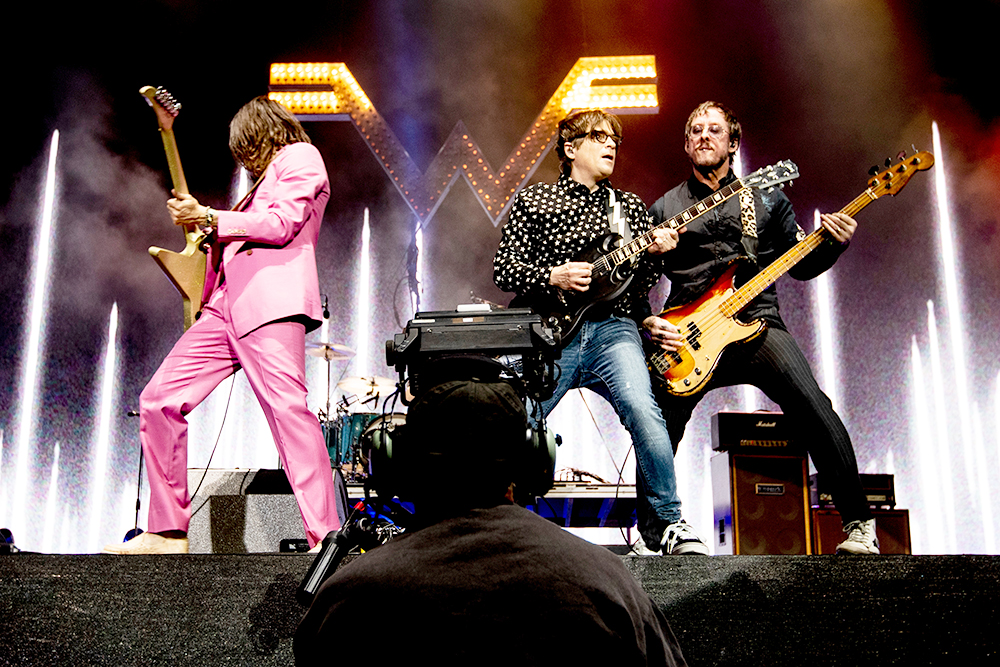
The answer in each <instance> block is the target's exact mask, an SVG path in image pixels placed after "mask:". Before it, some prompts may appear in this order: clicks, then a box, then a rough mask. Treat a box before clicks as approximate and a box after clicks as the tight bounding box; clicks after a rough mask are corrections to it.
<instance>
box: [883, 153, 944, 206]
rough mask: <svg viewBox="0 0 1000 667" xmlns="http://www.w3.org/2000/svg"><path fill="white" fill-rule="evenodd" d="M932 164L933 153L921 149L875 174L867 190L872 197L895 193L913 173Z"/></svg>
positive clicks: (928, 167)
mask: <svg viewBox="0 0 1000 667" xmlns="http://www.w3.org/2000/svg"><path fill="white" fill-rule="evenodd" d="M887 166H888V165H887ZM933 166H934V155H932V154H931V153H929V152H927V151H921V152H919V153H917V154H915V155H911V156H910V157H908V158H904V159H902V160H901V161H900V162H899V163H898V164H896V165H895V166H889V167H888V168H887V169H886V170H885V171H883V172H882V173H881V174H877V175H876V176H875V177H874V178H872V179H871V180H870V181H868V192H869V193H870V194H871V196H872V197H874V198H878V197H881V196H882V195H895V194H896V193H897V192H899V191H900V190H902V189H903V186H904V185H906V184H907V183H908V182H909V181H910V179H911V178H912V177H913V175H914V174H915V173H917V172H918V171H924V170H926V169H930V168H931V167H933Z"/></svg>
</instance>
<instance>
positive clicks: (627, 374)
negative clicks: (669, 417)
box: [542, 317, 681, 532]
mask: <svg viewBox="0 0 1000 667" xmlns="http://www.w3.org/2000/svg"><path fill="white" fill-rule="evenodd" d="M556 366H557V368H558V370H557V375H558V382H557V384H556V390H555V393H554V394H553V395H552V398H550V399H549V400H547V401H545V402H544V403H543V404H542V411H543V412H544V414H545V415H546V416H547V415H548V414H549V413H550V412H552V410H553V409H554V408H555V407H556V404H557V403H558V402H559V400H560V399H561V398H562V397H563V396H564V395H565V394H566V392H568V391H569V390H570V389H575V388H577V387H586V388H587V389H590V390H592V391H594V392H596V393H598V394H600V395H601V396H603V397H604V398H605V399H606V400H607V401H608V402H609V403H611V405H612V407H614V409H615V412H616V413H618V418H619V419H621V422H622V426H624V427H625V429H626V430H627V431H628V432H629V435H631V436H632V445H633V447H635V455H636V461H637V462H638V472H639V474H640V475H641V477H642V480H641V481H642V484H641V488H642V489H643V492H644V494H645V496H646V501H647V503H648V507H651V508H652V509H653V511H654V513H655V516H656V517H657V519H658V520H659V521H658V522H657V523H662V526H660V530H661V532H662V529H663V528H666V527H667V525H669V524H671V523H674V522H676V521H680V518H681V501H680V499H679V498H678V497H677V479H676V477H675V476H674V450H673V447H672V446H671V444H670V436H669V435H667V425H666V423H665V422H664V421H663V416H662V414H661V413H660V408H659V407H658V406H657V405H656V401H655V400H654V399H653V391H652V388H651V387H650V379H649V370H648V369H647V368H646V362H645V359H644V357H643V353H642V343H641V342H640V340H639V330H638V329H637V328H636V324H635V322H633V321H632V320H627V319H624V318H620V317H611V318H608V319H606V320H600V321H586V322H584V323H583V326H582V327H581V328H580V330H579V331H578V332H577V334H576V336H574V337H573V338H572V340H570V342H569V344H568V345H566V347H565V348H563V351H562V357H561V358H560V359H559V361H558V362H556ZM639 502H640V503H641V502H642V500H641V499H639Z"/></svg>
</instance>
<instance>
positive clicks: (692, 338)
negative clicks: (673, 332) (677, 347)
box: [687, 322, 701, 350]
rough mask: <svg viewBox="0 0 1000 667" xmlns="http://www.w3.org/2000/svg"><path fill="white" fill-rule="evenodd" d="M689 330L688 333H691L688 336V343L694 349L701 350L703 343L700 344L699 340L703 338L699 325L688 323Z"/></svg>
mask: <svg viewBox="0 0 1000 667" xmlns="http://www.w3.org/2000/svg"><path fill="white" fill-rule="evenodd" d="M687 328H688V331H689V332H690V333H688V335H687V342H688V343H690V344H691V348H692V349H694V350H700V349H701V343H699V342H698V339H699V338H701V329H699V328H698V325H697V324H695V323H694V322H688V323H687Z"/></svg>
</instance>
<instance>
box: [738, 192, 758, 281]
mask: <svg viewBox="0 0 1000 667" xmlns="http://www.w3.org/2000/svg"><path fill="white" fill-rule="evenodd" d="M740 224H741V225H742V227H743V238H742V243H743V248H744V249H745V250H746V251H747V254H748V255H749V256H750V259H752V260H753V261H754V263H756V262H757V210H756V208H755V207H754V203H753V188H747V187H744V188H743V189H742V190H740Z"/></svg>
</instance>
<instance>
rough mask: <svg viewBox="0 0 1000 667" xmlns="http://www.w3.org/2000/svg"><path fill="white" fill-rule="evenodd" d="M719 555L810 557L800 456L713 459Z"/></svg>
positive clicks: (737, 455) (734, 453) (715, 534)
mask: <svg viewBox="0 0 1000 667" xmlns="http://www.w3.org/2000/svg"><path fill="white" fill-rule="evenodd" d="M711 467H712V497H713V499H714V506H715V512H714V515H715V525H714V529H713V540H712V541H713V542H714V545H715V553H716V554H718V555H721V554H726V555H738V554H777V555H783V554H811V553H812V550H811V544H812V541H811V539H810V529H811V527H810V522H809V487H808V486H807V484H806V474H807V470H808V468H807V466H806V457H805V456H761V455H748V454H740V453H738V451H736V450H734V451H728V452H722V453H719V454H716V455H715V456H714V457H712V462H711Z"/></svg>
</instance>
